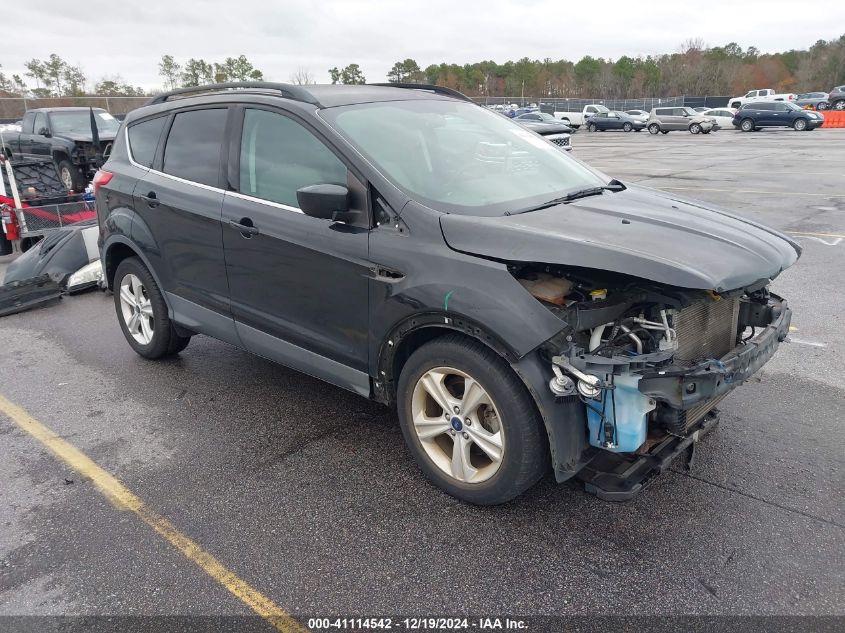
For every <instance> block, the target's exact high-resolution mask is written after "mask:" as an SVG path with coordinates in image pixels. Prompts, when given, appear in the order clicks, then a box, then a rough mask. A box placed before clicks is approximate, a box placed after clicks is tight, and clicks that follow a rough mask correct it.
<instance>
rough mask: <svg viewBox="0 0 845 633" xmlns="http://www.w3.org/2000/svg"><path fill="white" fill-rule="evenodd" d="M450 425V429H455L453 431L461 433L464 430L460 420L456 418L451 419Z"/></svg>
mask: <svg viewBox="0 0 845 633" xmlns="http://www.w3.org/2000/svg"><path fill="white" fill-rule="evenodd" d="M451 424H452V428H453V429H455V431H462V430H463V428H464V423H463V422H461V419H460V418H459V417H458V416H455V417H453V418H452V420H451Z"/></svg>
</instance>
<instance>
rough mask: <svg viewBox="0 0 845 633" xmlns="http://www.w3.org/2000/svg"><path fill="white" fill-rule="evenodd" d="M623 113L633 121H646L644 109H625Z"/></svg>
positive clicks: (646, 113) (646, 116)
mask: <svg viewBox="0 0 845 633" xmlns="http://www.w3.org/2000/svg"><path fill="white" fill-rule="evenodd" d="M625 114H627V115H628V116H629V117H631V118H632V119H634V120H635V121H642V122H643V123H646V122H647V121H648V112H646V111H645V110H625Z"/></svg>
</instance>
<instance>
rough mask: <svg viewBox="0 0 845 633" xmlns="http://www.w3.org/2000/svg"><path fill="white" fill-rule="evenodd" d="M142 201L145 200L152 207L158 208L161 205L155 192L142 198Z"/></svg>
mask: <svg viewBox="0 0 845 633" xmlns="http://www.w3.org/2000/svg"><path fill="white" fill-rule="evenodd" d="M141 200H145V201H146V202H147V205H149V206H150V207H153V208H155V207H157V206H158V205H160V204H161V202H160V201H159V199H158V196H157V195H156V192H155V191H150V192H149V193H148V194H147V195H145V196H141Z"/></svg>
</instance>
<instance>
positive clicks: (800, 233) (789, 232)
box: [786, 231, 845, 240]
mask: <svg viewBox="0 0 845 633" xmlns="http://www.w3.org/2000/svg"><path fill="white" fill-rule="evenodd" d="M786 232H787V233H788V234H789V235H807V236H809V237H834V238H836V237H838V238H841V239H843V240H845V234H841V233H805V232H803V231H786Z"/></svg>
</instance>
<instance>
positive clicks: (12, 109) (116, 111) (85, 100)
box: [0, 97, 150, 123]
mask: <svg viewBox="0 0 845 633" xmlns="http://www.w3.org/2000/svg"><path fill="white" fill-rule="evenodd" d="M149 100H150V97H50V98H48V99H29V98H22V97H0V123H14V122H15V121H20V119H21V117H23V113H24V112H26V111H27V110H33V109H35V108H65V107H79V106H82V107H85V108H87V107H89V106H90V107H92V108H103V109H104V110H106V111H107V112H111V113H112V114H113V115H115V116H116V117H117V118H119V119H122V118H123V115H125V114H126V113H127V112H129V111H131V110H134V109H135V108H140V107H141V106H142V105H144V104H145V103H146V102H147V101H149Z"/></svg>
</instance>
